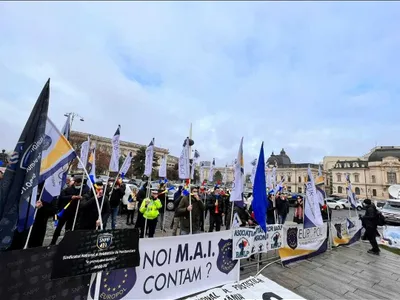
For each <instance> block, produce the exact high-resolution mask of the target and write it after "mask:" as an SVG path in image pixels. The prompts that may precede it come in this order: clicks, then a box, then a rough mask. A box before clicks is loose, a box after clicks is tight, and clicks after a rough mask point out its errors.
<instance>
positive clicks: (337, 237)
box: [331, 217, 362, 247]
mask: <svg viewBox="0 0 400 300" xmlns="http://www.w3.org/2000/svg"><path fill="white" fill-rule="evenodd" d="M361 229H362V224H361V220H360V218H358V217H351V218H335V219H332V221H331V232H332V245H333V246H334V247H338V246H341V245H351V244H353V243H354V242H356V241H358V240H359V239H360V238H361Z"/></svg>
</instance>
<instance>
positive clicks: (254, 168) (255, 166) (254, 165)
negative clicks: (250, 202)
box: [250, 158, 268, 186]
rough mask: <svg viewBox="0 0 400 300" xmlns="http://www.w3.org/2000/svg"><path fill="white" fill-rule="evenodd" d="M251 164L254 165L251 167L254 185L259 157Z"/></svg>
mask: <svg viewBox="0 0 400 300" xmlns="http://www.w3.org/2000/svg"><path fill="white" fill-rule="evenodd" d="M251 165H252V166H253V169H251V177H250V181H251V184H252V185H254V178H255V177H256V170H257V158H256V159H255V160H253V161H252V162H251ZM267 186H268V181H267Z"/></svg>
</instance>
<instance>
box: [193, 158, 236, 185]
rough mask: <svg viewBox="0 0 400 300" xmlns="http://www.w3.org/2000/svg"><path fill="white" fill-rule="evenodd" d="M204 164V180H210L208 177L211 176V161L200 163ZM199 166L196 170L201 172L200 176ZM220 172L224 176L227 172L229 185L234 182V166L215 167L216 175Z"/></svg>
mask: <svg viewBox="0 0 400 300" xmlns="http://www.w3.org/2000/svg"><path fill="white" fill-rule="evenodd" d="M200 164H203V172H204V179H205V180H208V175H209V174H210V168H211V161H201V162H200V163H199V165H200ZM199 165H197V166H196V169H197V170H198V171H199V174H200V166H199ZM217 171H220V172H221V174H222V175H224V172H225V171H226V181H227V183H230V182H233V177H234V172H233V166H232V165H228V166H226V167H217V166H215V167H214V174H215V172H217Z"/></svg>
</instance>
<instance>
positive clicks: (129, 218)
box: [126, 188, 137, 225]
mask: <svg viewBox="0 0 400 300" xmlns="http://www.w3.org/2000/svg"><path fill="white" fill-rule="evenodd" d="M136 194H137V189H135V188H134V189H133V190H132V192H131V194H130V195H129V198H128V204H127V205H126V225H134V223H133V217H134V215H135V211H136V209H137V201H136Z"/></svg>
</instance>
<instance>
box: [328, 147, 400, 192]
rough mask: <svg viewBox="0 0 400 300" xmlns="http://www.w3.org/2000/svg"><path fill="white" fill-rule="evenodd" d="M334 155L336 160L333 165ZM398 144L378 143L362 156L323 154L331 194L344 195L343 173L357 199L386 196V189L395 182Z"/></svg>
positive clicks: (398, 165) (399, 169) (399, 155)
mask: <svg viewBox="0 0 400 300" xmlns="http://www.w3.org/2000/svg"><path fill="white" fill-rule="evenodd" d="M333 158H335V159H336V161H335V162H334V164H332V162H333V160H334V159H333ZM399 158H400V147H398V146H384V147H382V146H380V147H375V148H373V149H372V150H371V151H370V152H369V153H368V154H366V155H364V156H361V157H324V165H325V164H326V165H327V166H329V169H327V177H328V182H329V185H328V186H329V189H330V191H331V193H332V194H337V195H340V196H346V185H347V184H346V175H347V174H349V177H350V181H351V184H352V188H353V192H355V194H356V195H357V196H358V197H359V198H360V199H362V198H371V199H389V198H390V196H389V193H388V188H389V186H391V185H392V184H397V183H398V179H397V178H398V177H399V175H400V160H399Z"/></svg>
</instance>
